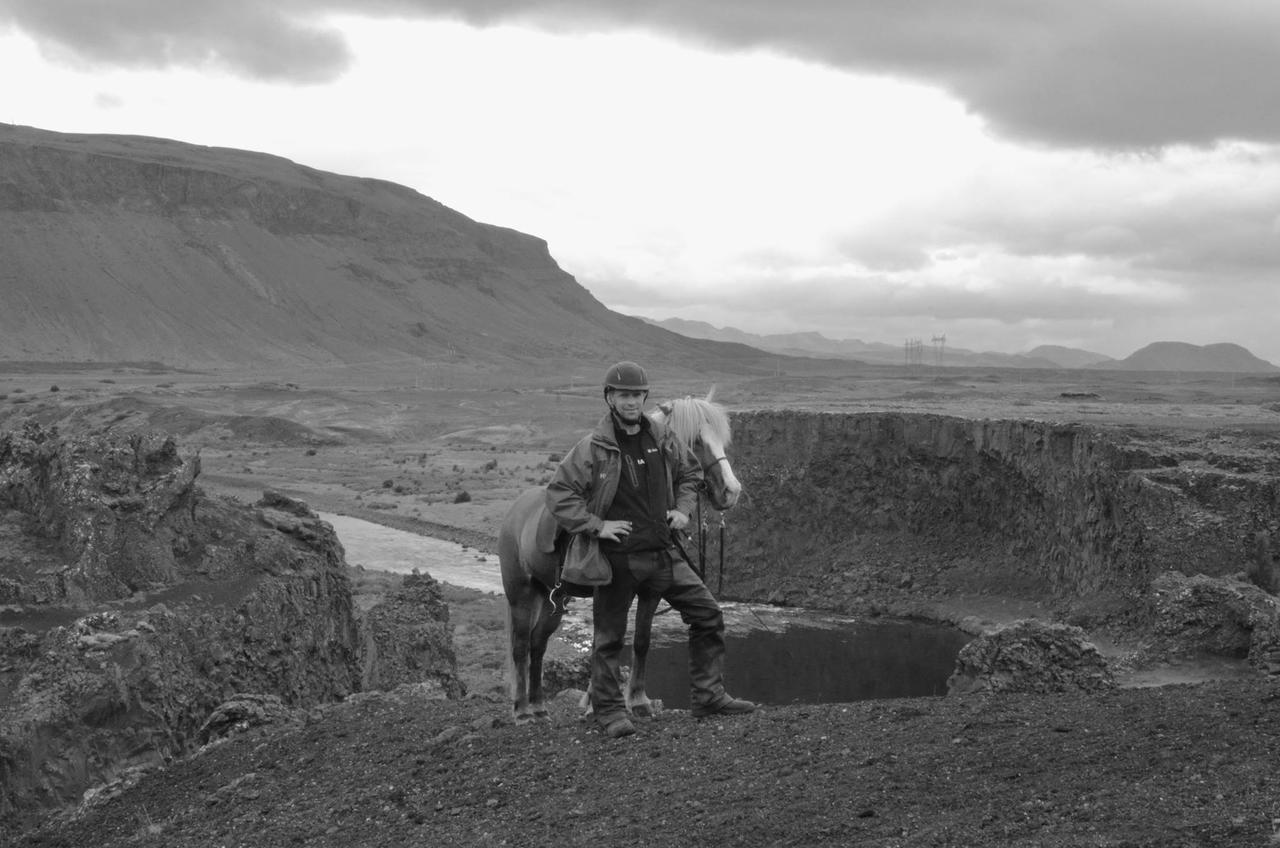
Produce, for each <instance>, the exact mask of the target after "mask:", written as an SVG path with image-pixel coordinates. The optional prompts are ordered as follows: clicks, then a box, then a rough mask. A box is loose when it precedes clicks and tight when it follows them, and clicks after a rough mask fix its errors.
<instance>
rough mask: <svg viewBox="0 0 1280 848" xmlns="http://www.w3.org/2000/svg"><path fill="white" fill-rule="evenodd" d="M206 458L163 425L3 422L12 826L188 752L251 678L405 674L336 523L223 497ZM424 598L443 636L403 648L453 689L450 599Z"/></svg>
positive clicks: (340, 683)
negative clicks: (96, 431)
mask: <svg viewBox="0 0 1280 848" xmlns="http://www.w3.org/2000/svg"><path fill="white" fill-rule="evenodd" d="M198 473H199V459H198V457H184V456H182V455H180V454H179V452H178V450H177V447H176V445H175V444H174V442H173V441H172V440H171V439H169V438H167V437H163V436H158V435H148V436H143V435H135V436H131V437H123V436H118V437H110V436H107V437H61V436H59V435H58V434H57V433H56V432H53V431H49V430H43V429H41V428H39V427H35V426H29V427H28V428H27V429H26V430H25V431H24V432H22V433H3V434H0V604H2V605H0V787H2V791H0V823H3V826H4V827H6V828H7V827H9V826H11V825H14V824H21V823H22V822H23V821H24V820H25V819H29V818H31V817H33V816H35V815H37V814H39V813H40V812H41V811H47V810H50V809H54V808H57V807H60V806H62V805H64V804H67V803H69V802H73V801H76V800H79V799H80V797H81V796H82V795H83V794H84V793H85V792H86V790H89V789H91V788H92V787H94V786H97V785H101V784H106V783H110V782H111V781H113V780H115V779H117V778H119V777H121V776H122V775H125V774H128V773H131V772H135V771H136V770H137V769H139V768H144V767H149V766H154V765H157V764H160V763H163V762H165V761H167V760H169V759H171V758H173V757H177V756H181V755H183V754H185V753H187V752H189V751H190V750H192V749H193V748H194V747H196V746H198V745H199V744H201V742H202V741H203V740H202V738H201V737H202V735H207V733H208V726H207V725H206V722H207V721H208V720H209V719H210V714H211V712H212V711H213V710H214V709H215V708H216V707H218V705H219V704H223V703H224V702H226V701H228V700H229V699H232V698H233V697H236V696H241V695H242V693H253V695H252V696H250V697H253V698H257V699H259V700H262V699H266V700H265V701H263V702H264V703H266V702H271V703H274V702H276V701H278V702H279V704H280V705H281V706H282V707H284V708H288V709H291V710H296V709H304V708H307V707H309V706H312V705H316V704H321V703H325V702H329V701H333V700H337V699H341V698H343V697H344V696H346V695H348V694H350V693H353V692H357V691H359V690H360V689H361V688H362V686H364V685H366V683H369V684H370V685H380V681H381V680H383V679H385V678H387V677H388V676H391V675H388V674H387V673H385V672H384V673H383V674H382V675H381V677H379V676H378V675H373V679H370V675H368V674H367V673H366V670H365V668H364V665H363V663H364V661H365V656H364V654H363V653H362V651H363V647H364V644H365V641H366V639H365V638H363V637H362V634H361V632H360V629H359V626H358V621H357V617H356V614H355V611H354V609H353V603H352V597H351V587H350V583H349V581H348V578H347V573H346V564H345V562H344V558H343V557H344V555H343V550H342V546H341V544H340V543H339V541H338V539H337V537H336V536H335V534H334V532H333V528H332V527H331V526H330V525H328V524H326V523H325V522H323V521H321V520H320V519H319V518H318V517H317V516H316V515H315V514H314V513H313V512H312V511H311V510H310V509H309V508H307V506H306V505H305V504H302V503H299V502H297V501H292V500H290V499H288V498H286V497H283V496H280V495H274V494H267V495H265V496H264V497H263V499H262V500H261V501H259V502H258V503H257V504H255V505H254V506H252V507H247V506H244V505H242V504H239V503H236V502H233V501H229V500H223V499H214V498H208V497H206V496H204V495H203V493H202V492H201V490H200V489H199V488H198V487H197V486H196V485H195V481H196V477H197V475H198ZM419 591H428V592H429V588H428V589H424V590H419ZM437 600H438V599H437ZM416 609H418V610H419V611H420V612H422V613H424V614H434V615H437V617H438V620H437V621H435V622H434V623H433V622H426V623H423V622H421V621H419V622H417V627H418V629H419V630H421V629H422V628H423V627H426V628H428V629H431V628H435V629H434V630H432V631H431V634H434V635H435V636H436V637H437V639H436V640H435V641H431V642H429V640H428V639H427V638H426V636H423V637H422V638H420V639H418V640H417V642H416V643H415V648H416V651H417V652H416V653H413V650H414V649H407V650H406V654H407V655H409V656H412V657H414V659H415V662H416V664H415V665H414V670H415V671H418V672H421V673H422V675H423V677H429V678H433V679H434V680H435V681H436V685H437V687H438V688H446V687H447V688H448V689H449V691H450V692H453V693H454V694H456V693H457V692H458V691H460V687H459V686H458V684H457V682H456V679H452V680H451V675H452V671H453V658H452V653H451V652H452V647H451V637H450V635H449V634H448V632H447V630H446V631H441V628H442V627H445V626H446V624H444V623H442V622H447V610H442V609H441V605H440V604H438V603H436V604H427V605H426V606H425V607H424V606H423V605H421V604H419V605H418V607H416ZM441 613H443V616H442V617H441ZM375 617H376V608H375ZM385 630H386V628H382V629H380V630H379V631H378V632H379V633H383V634H384V635H382V636H381V637H378V638H382V639H384V640H386V641H394V637H393V636H390V635H387V634H386V633H385ZM431 634H428V635H431ZM386 654H387V652H386V651H385V650H384V651H383V652H382V657H383V658H382V659H381V660H380V661H379V663H378V667H380V668H383V669H385V668H387V666H388V665H389V663H388V662H387V660H386ZM431 663H437V665H436V666H434V667H432V666H431ZM391 665H394V663H392V664H391ZM406 676H407V675H404V674H402V675H400V677H402V678H403V677H406Z"/></svg>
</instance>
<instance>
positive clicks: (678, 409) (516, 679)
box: [498, 390, 742, 724]
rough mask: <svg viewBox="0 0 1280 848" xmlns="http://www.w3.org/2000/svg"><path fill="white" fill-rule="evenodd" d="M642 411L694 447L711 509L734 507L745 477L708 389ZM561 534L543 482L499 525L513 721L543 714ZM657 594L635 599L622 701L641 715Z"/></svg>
mask: <svg viewBox="0 0 1280 848" xmlns="http://www.w3.org/2000/svg"><path fill="white" fill-rule="evenodd" d="M713 391H714V390H713ZM647 414H648V415H649V417H650V418H651V419H653V420H655V421H657V422H659V423H664V424H666V425H667V427H668V428H669V429H670V430H671V432H672V433H674V434H675V436H676V437H677V438H678V439H679V440H680V441H681V442H683V443H684V444H685V445H686V446H687V447H689V448H690V449H691V450H692V452H693V454H694V456H695V457H696V458H697V460H698V464H699V465H701V466H702V471H703V487H702V492H701V494H705V496H706V498H707V500H708V501H709V502H710V503H711V505H712V506H713V507H715V508H716V509H718V510H721V511H725V510H729V509H731V508H732V507H733V506H734V505H735V504H736V503H737V502H738V497H739V495H741V493H742V484H741V483H739V482H738V478H737V477H736V476H735V475H734V473H733V466H732V465H730V463H729V459H728V457H727V456H726V455H725V448H726V447H727V446H728V445H729V441H730V427H729V418H728V415H727V414H726V413H725V411H724V408H723V407H721V406H720V405H719V404H717V403H713V402H712V400H711V394H708V395H707V397H706V398H694V397H685V398H679V399H677V400H674V401H669V402H668V403H665V404H662V405H661V406H659V407H657V408H656V409H654V410H653V411H652V412H649V413H647ZM566 538H567V535H566V534H564V533H563V532H561V531H560V529H559V527H558V525H557V524H556V521H555V518H554V517H553V516H552V515H551V513H550V511H549V510H548V509H547V505H546V489H545V488H543V487H537V488H532V489H527V490H525V491H524V492H522V493H521V494H520V495H519V496H518V497H517V498H516V499H515V501H514V502H513V503H512V505H511V507H510V509H509V510H508V511H507V514H506V516H505V517H504V518H503V521H502V526H501V528H500V529H499V532H498V559H499V562H500V564H501V571H502V589H503V593H504V594H505V595H506V598H507V634H508V636H509V638H510V641H511V653H510V663H511V697H512V713H513V715H514V718H515V721H516V723H517V724H524V723H526V722H529V721H532V720H534V719H546V718H547V717H548V713H547V708H546V705H545V703H544V699H543V690H542V658H543V656H544V655H545V654H546V650H547V643H548V642H549V641H550V639H551V636H552V635H553V634H554V633H555V632H556V630H557V629H558V628H559V627H560V620H561V619H562V618H563V617H564V612H565V607H564V604H563V603H555V602H554V601H553V599H552V597H551V593H552V591H553V590H554V589H555V588H556V584H557V575H558V572H559V560H560V556H561V554H562V552H563V547H564V545H565V544H566ZM659 600H660V598H659V597H658V596H656V595H653V596H650V595H646V594H641V595H640V596H639V597H638V599H637V605H636V617H635V632H634V636H633V638H632V646H631V651H632V657H633V662H632V669H631V679H630V681H629V683H628V686H627V704H628V706H629V707H630V709H631V711H632V713H633V714H634V715H638V716H651V715H652V714H653V707H652V702H651V701H650V700H649V697H648V695H647V694H646V692H645V660H646V658H647V656H648V653H649V644H650V628H651V626H652V624H653V618H654V615H655V614H656V612H657V609H658V602H659Z"/></svg>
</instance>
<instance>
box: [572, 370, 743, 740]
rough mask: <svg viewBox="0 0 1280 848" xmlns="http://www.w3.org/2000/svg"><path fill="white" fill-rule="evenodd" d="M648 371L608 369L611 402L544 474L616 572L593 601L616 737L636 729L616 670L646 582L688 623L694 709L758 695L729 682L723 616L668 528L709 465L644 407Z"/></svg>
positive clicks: (598, 674) (602, 687)
mask: <svg viewBox="0 0 1280 848" xmlns="http://www.w3.org/2000/svg"><path fill="white" fill-rule="evenodd" d="M648 397H649V380H648V377H647V376H646V375H645V372H644V369H643V368H641V367H640V366H639V365H637V364H635V363H634V362H619V363H617V364H616V365H614V366H613V367H611V368H610V369H609V370H608V372H606V374H605V379H604V400H605V403H606V404H608V406H609V411H608V412H607V413H606V414H605V415H604V417H603V418H601V420H600V422H599V424H597V425H596V428H595V430H594V431H593V432H592V433H591V434H590V435H588V436H586V437H585V438H583V439H582V441H580V442H578V444H577V445H575V446H574V448H573V449H572V450H571V451H570V452H569V453H568V454H567V455H566V456H565V458H564V459H563V461H561V463H560V466H559V467H558V468H557V469H556V473H555V475H554V477H552V479H551V482H550V483H549V484H547V507H548V509H549V510H550V511H551V514H552V515H554V516H555V518H556V521H557V522H558V523H559V524H560V526H561V527H563V528H564V529H565V530H568V531H569V532H571V533H590V534H592V535H594V536H596V537H597V538H599V539H600V548H601V550H602V551H603V552H604V553H605V555H606V556H607V557H608V559H609V564H610V566H611V567H612V571H613V579H612V582H610V583H609V584H608V585H606V586H597V587H596V589H595V593H594V599H593V602H592V607H593V616H594V622H595V636H594V639H593V644H592V651H591V705H592V709H593V712H594V713H595V717H596V721H597V722H598V723H599V725H600V727H601V728H602V729H603V730H604V731H605V733H607V734H608V735H609V736H611V737H613V738H617V737H620V736H629V735H630V734H632V733H635V726H634V725H632V723H631V721H630V719H628V718H627V707H626V701H625V699H624V697H623V694H622V683H621V680H620V675H619V665H620V655H621V653H622V647H623V643H624V641H625V639H626V633H627V613H628V610H629V609H630V608H631V602H632V601H633V600H635V597H636V592H637V591H638V590H640V589H641V588H643V589H645V590H646V591H648V592H651V593H654V594H657V595H659V596H661V597H662V598H663V599H665V600H666V601H667V603H669V604H670V605H671V606H672V608H674V609H675V610H676V611H678V612H679V613H680V617H681V618H682V619H683V620H684V623H685V624H686V625H688V627H689V675H690V683H691V685H692V697H691V706H692V708H693V714H694V716H696V717H699V718H702V717H705V716H711V715H742V714H744V713H749V712H752V711H753V710H755V705H754V704H752V703H751V702H750V701H744V700H741V699H739V698H734V697H732V696H730V695H729V694H728V693H727V692H725V690H724V616H723V615H722V614H721V612H720V605H719V604H718V603H717V602H716V599H715V598H714V597H713V596H712V594H711V592H710V591H709V590H708V589H707V587H706V586H705V585H704V584H703V582H702V580H700V579H699V578H698V575H697V574H696V573H695V572H694V570H693V568H692V567H690V565H689V564H688V563H687V562H685V561H684V558H683V557H681V556H680V553H679V551H678V550H677V549H676V548H675V546H674V544H673V542H672V538H671V534H672V532H673V531H679V530H683V529H684V528H685V527H687V526H688V524H689V515H690V513H691V512H692V511H693V508H694V506H695V504H696V503H697V497H698V494H697V492H698V485H699V484H700V483H701V482H702V469H701V468H700V467H699V466H698V462H697V460H696V459H695V458H694V456H693V454H692V453H691V452H690V451H689V449H688V448H687V447H686V446H685V445H684V444H682V443H681V442H680V440H679V439H677V438H675V436H674V435H673V434H672V433H671V432H670V431H668V430H667V429H666V427H664V426H662V425H661V424H658V423H656V422H654V421H652V420H650V419H649V418H648V416H646V415H645V414H644V405H645V402H646V401H647V400H648Z"/></svg>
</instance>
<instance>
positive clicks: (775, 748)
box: [12, 679, 1280, 848]
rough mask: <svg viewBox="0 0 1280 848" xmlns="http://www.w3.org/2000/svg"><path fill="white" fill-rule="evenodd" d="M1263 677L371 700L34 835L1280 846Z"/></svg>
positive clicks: (58, 840)
mask: <svg viewBox="0 0 1280 848" xmlns="http://www.w3.org/2000/svg"><path fill="white" fill-rule="evenodd" d="M1278 695H1280V691H1278V690H1277V688H1276V686H1275V685H1274V684H1273V683H1271V682H1269V681H1266V680H1262V679H1253V680H1248V681H1233V682H1229V683H1220V684H1212V685H1210V684H1204V685H1196V686H1187V685H1181V686H1170V687H1161V688H1144V689H1123V690H1117V691H1113V692H1111V693H1109V694H1104V695H1084V694H1072V695H1053V696H1045V695H1040V696H1032V695H1003V696H965V697H960V698H928V699H904V700H881V701H864V702H860V703H851V704H827V705H821V706H787V707H772V708H767V709H763V710H761V711H760V712H758V713H756V714H755V715H752V716H747V717H741V718H734V719H723V720H695V719H693V718H692V717H691V716H690V715H689V714H688V713H686V712H683V711H669V712H665V713H662V714H660V715H659V716H658V717H657V718H655V719H653V720H651V721H647V722H643V723H641V724H640V725H639V731H638V732H637V733H636V735H635V736H632V737H630V738H626V739H622V740H611V739H608V738H606V737H604V736H603V735H601V734H600V733H598V732H595V731H594V730H593V729H592V727H591V725H590V723H588V722H586V721H584V720H582V719H581V718H580V717H579V713H578V708H577V706H576V700H575V699H574V698H573V697H572V695H571V694H569V695H566V696H564V697H562V698H560V699H558V700H557V701H556V703H555V705H554V710H553V719H552V721H551V722H550V723H545V724H536V725H530V726H515V725H514V724H512V723H511V722H510V721H509V720H508V719H507V717H506V710H505V705H504V704H502V703H500V702H498V701H495V700H490V699H488V698H471V699H466V700H461V701H434V702H431V701H426V700H424V699H422V698H421V697H420V696H418V695H416V694H415V693H414V691H413V690H412V689H401V690H398V691H397V692H395V693H393V694H390V695H381V696H378V695H374V696H357V697H355V698H352V699H350V700H349V701H347V702H346V703H343V704H338V705H334V706H331V707H328V708H326V709H323V710H317V711H314V712H313V713H312V714H311V715H309V716H307V717H305V718H304V719H302V720H301V721H300V722H299V723H298V724H296V725H295V726H290V727H287V728H281V727H268V728H264V729H261V730H255V731H249V732H246V733H244V734H242V735H240V736H238V737H237V738H233V739H230V740H229V741H225V742H222V743H220V744H216V745H214V746H211V747H209V748H207V749H206V750H204V751H202V752H201V753H200V754H199V755H198V756H195V757H192V758H190V759H189V760H186V761H183V762H180V763H176V764H174V765H173V766H172V767H170V768H169V769H167V770H165V771H164V772H160V773H155V774H151V775H149V776H147V777H145V778H144V779H143V780H142V781H141V782H140V783H139V784H138V785H136V786H134V787H133V788H132V789H129V790H127V791H124V792H122V793H121V794H120V795H118V796H117V797H113V798H110V799H108V800H104V801H102V802H100V803H97V804H90V805H88V806H87V807H86V808H85V809H84V810H82V811H81V812H80V813H79V814H78V815H76V816H75V817H71V818H68V819H65V820H62V821H59V822H56V823H52V824H49V825H48V826H46V827H44V828H42V829H40V830H37V831H35V832H33V833H30V834H29V835H27V836H24V837H21V838H18V839H17V840H15V841H14V842H13V843H12V844H13V845H14V846H22V847H23V848H34V846H42V848H52V847H53V846H84V845H96V846H104V847H105V848H111V847H112V846H165V848H183V847H184V846H190V848H197V847H198V848H208V846H253V848H275V846H294V845H308V846H335V848H336V847H337V846H342V848H350V846H408V845H486V846H487V845H526V846H539V845H551V844H555V845H561V846H568V848H572V846H584V847H585V846H591V848H595V846H599V845H620V844H643V845H653V846H667V845H670V846H682V848H683V846H688V845H752V846H757V845H795V846H810V845H823V844H832V845H860V846H929V845H938V846H942V845H948V846H970V848H973V847H974V846H1012V845H1028V846H1031V845H1034V846H1115V847H1116V848H1118V846H1134V847H1136V846H1161V848H1168V846H1236V845H1239V846H1265V845H1273V844H1278V843H1280V835H1278V832H1280V818H1278V814H1280V809H1278V808H1277V803H1278V802H1277V798H1280V794H1278V793H1277V790H1280V778H1277V776H1276V772H1275V763H1276V761H1277V758H1278V757H1280V724H1278V723H1277V704H1280V700H1278Z"/></svg>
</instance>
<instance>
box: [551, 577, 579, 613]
mask: <svg viewBox="0 0 1280 848" xmlns="http://www.w3.org/2000/svg"><path fill="white" fill-rule="evenodd" d="M562 586H564V582H563V581H560V580H557V581H556V585H555V586H552V587H551V593H550V594H549V595H547V600H548V601H550V602H551V613H552V614H553V615H554V614H555V612H556V607H560V612H561V613H562V614H563V613H566V612H568V611H569V601H570V600H571V599H572V598H573V596H572V595H566V594H565V593H564V592H562V591H560V589H561V587H562ZM556 595H559V596H560V597H561V598H563V599H564V603H560V602H559V601H557V600H556Z"/></svg>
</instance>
